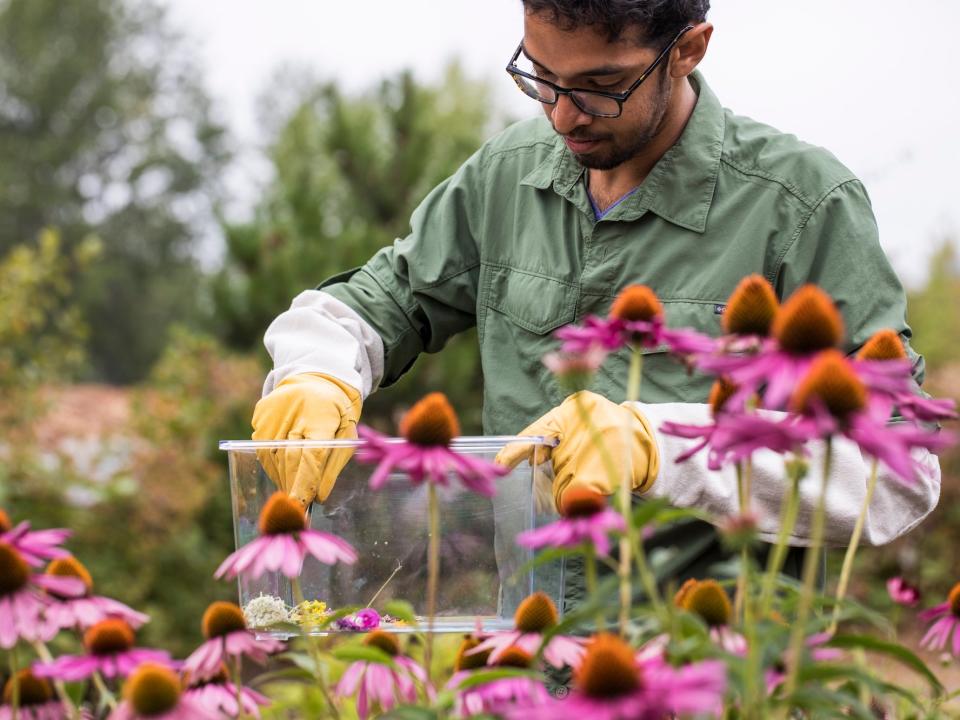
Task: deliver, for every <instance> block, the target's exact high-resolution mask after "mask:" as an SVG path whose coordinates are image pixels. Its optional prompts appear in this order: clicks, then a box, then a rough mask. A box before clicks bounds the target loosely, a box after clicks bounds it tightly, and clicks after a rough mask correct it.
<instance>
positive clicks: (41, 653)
mask: <svg viewBox="0 0 960 720" xmlns="http://www.w3.org/2000/svg"><path fill="white" fill-rule="evenodd" d="M33 648H34V650H36V652H37V656H38V657H39V658H40V659H41V660H43V661H44V662H45V663H51V662H53V655H51V654H50V650H49V649H48V648H47V646H46V644H45V643H43V642H41V641H39V640H38V641H37V642H35V643H34V644H33ZM53 687H54V689H55V690H56V691H57V697H58V698H60V702H61V703H63V706H64V707H65V708H67V712H68V713H69V715H70V717H71V718H73V719H74V720H76V718H77V717H79V712H78V710H77V706H76V705H74V703H73V700H71V699H70V695H69V694H68V693H67V686H66V685H64V683H63V680H54V681H53Z"/></svg>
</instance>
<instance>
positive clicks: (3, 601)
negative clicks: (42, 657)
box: [0, 542, 83, 649]
mask: <svg viewBox="0 0 960 720" xmlns="http://www.w3.org/2000/svg"><path fill="white" fill-rule="evenodd" d="M47 592H56V593H57V594H58V595H60V596H61V597H71V596H75V595H80V594H82V593H83V583H82V582H81V581H80V580H78V579H77V578H71V577H54V576H52V575H42V574H39V573H38V574H34V573H32V572H31V570H30V566H29V565H28V564H27V561H26V559H24V557H23V555H22V554H21V553H20V552H19V551H17V550H16V549H15V548H14V547H13V546H12V545H10V544H9V543H6V542H0V648H4V649H10V648H12V647H13V646H14V645H16V644H17V641H18V640H20V639H21V638H22V639H23V640H26V641H27V642H36V641H42V642H46V641H47V640H49V639H50V638H52V637H53V636H54V635H56V633H57V630H58V629H59V628H58V627H57V626H56V625H54V624H52V623H49V622H47V620H46V619H45V618H44V611H45V610H46V608H47V607H48V606H49V605H50V604H51V603H52V602H53V600H52V599H51V598H50V596H49V595H48V594H47Z"/></svg>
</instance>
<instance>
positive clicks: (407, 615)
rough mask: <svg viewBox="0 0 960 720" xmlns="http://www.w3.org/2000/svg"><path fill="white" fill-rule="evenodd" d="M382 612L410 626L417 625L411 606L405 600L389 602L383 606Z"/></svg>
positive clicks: (415, 615)
mask: <svg viewBox="0 0 960 720" xmlns="http://www.w3.org/2000/svg"><path fill="white" fill-rule="evenodd" d="M383 611H384V612H385V613H386V614H387V615H392V616H393V617H395V618H397V619H399V620H403V621H404V622H406V623H410V624H411V625H416V624H417V614H416V612H414V610H413V605H411V604H410V603H408V602H407V601H406V600H391V601H390V602H388V603H387V604H386V605H384V606H383Z"/></svg>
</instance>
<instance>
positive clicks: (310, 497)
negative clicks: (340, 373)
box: [251, 373, 361, 507]
mask: <svg viewBox="0 0 960 720" xmlns="http://www.w3.org/2000/svg"><path fill="white" fill-rule="evenodd" d="M360 407H361V398H360V393H359V391H357V390H356V389H354V388H353V387H351V386H350V385H347V384H346V383H344V382H342V381H340V380H337V379H336V378H334V377H330V376H329V375H324V374H321V373H301V374H299V375H291V376H290V377H288V378H286V379H284V380H282V381H281V382H280V383H279V384H277V386H276V387H275V388H274V389H273V392H271V393H270V394H269V395H267V396H266V397H264V398H261V400H260V402H258V403H257V406H256V408H255V409H254V411H253V420H252V423H251V424H252V425H253V439H254V440H333V439H353V438H356V437H357V422H358V421H359V420H360ZM352 454H353V448H338V449H336V450H326V449H319V450H318V449H312V448H306V449H301V448H291V449H287V450H258V451H257V458H258V459H259V460H260V464H261V465H262V466H263V469H264V470H265V471H266V473H267V475H269V476H270V479H272V480H273V482H274V483H276V485H277V487H278V488H279V489H281V490H283V491H284V492H286V493H289V494H290V495H291V496H292V497H294V498H296V499H297V500H299V501H300V502H301V503H303V505H304V507H308V506H309V505H310V503H311V502H313V501H314V500H315V499H316V500H318V501H319V502H323V501H324V500H326V499H327V496H328V495H329V494H330V491H331V490H332V489H333V485H334V483H335V482H336V480H337V476H338V475H339V474H340V471H341V470H343V466H344V465H346V464H347V461H348V460H349V459H350V456H351V455H352Z"/></svg>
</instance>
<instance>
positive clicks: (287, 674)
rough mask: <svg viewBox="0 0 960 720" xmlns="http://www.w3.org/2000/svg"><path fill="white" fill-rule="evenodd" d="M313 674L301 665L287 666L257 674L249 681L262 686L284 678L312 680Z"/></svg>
mask: <svg viewBox="0 0 960 720" xmlns="http://www.w3.org/2000/svg"><path fill="white" fill-rule="evenodd" d="M313 678H314V676H313V674H312V673H311V672H310V671H308V670H305V669H304V668H301V667H289V668H283V669H282V670H273V671H271V672H267V673H263V674H261V675H257V677H256V678H254V680H253V682H252V683H251V684H252V685H253V686H254V687H262V686H264V685H269V684H270V683H275V682H282V681H284V680H308V681H309V680H313Z"/></svg>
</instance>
